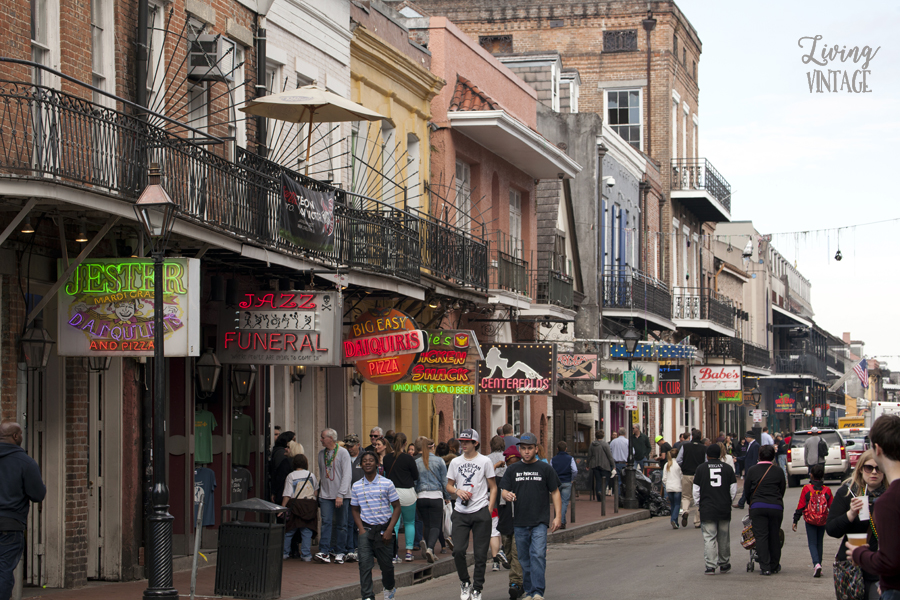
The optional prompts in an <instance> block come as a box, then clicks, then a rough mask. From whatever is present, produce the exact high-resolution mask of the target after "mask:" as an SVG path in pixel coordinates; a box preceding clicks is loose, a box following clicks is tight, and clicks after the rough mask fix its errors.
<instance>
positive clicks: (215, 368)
mask: <svg viewBox="0 0 900 600" xmlns="http://www.w3.org/2000/svg"><path fill="white" fill-rule="evenodd" d="M194 369H195V370H196V371H197V385H198V386H199V387H200V391H199V392H198V393H197V395H198V396H200V397H201V398H209V397H210V396H211V395H212V393H213V392H214V391H216V385H217V384H218V383H219V375H221V374H222V363H220V362H219V358H218V357H217V356H216V353H215V352H213V350H212V348H207V349H206V350H204V351H203V354H201V355H200V358H198V359H197V362H196V364H195V365H194Z"/></svg>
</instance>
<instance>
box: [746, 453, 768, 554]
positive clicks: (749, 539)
mask: <svg viewBox="0 0 900 600" xmlns="http://www.w3.org/2000/svg"><path fill="white" fill-rule="evenodd" d="M772 467H773V465H769V468H768V469H766V472H765V473H763V476H762V477H760V478H759V481H757V482H756V487H755V488H753V493H751V494H750V497H749V498H747V504H748V505H749V504H750V503H751V502H750V501H751V500H753V496H755V495H756V490H758V489H759V484H761V483H762V482H763V479H765V478H766V475H768V474H769V471H771V470H772ZM741 523H742V524H743V525H744V529H742V530H741V546H743V547H744V548H746V549H748V550H749V549H750V548H752V547H754V546H755V545H756V537H755V536H754V535H753V524H752V523H751V522H750V515H746V516H745V517H744V518H743V519H742V520H741Z"/></svg>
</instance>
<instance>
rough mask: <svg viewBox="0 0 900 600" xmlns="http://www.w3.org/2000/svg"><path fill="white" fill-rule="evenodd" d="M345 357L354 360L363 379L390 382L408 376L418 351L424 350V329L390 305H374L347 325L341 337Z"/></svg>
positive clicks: (382, 383) (387, 383) (347, 359)
mask: <svg viewBox="0 0 900 600" xmlns="http://www.w3.org/2000/svg"><path fill="white" fill-rule="evenodd" d="M343 350H344V360H345V361H347V362H355V363H356V370H357V371H359V374H360V375H362V376H363V379H365V380H366V381H368V382H369V383H374V384H376V385H390V384H392V383H395V382H397V381H401V380H403V379H404V378H405V377H406V376H407V375H409V372H410V369H411V368H412V366H413V364H414V363H415V362H416V358H417V357H418V355H419V353H420V352H422V351H423V350H425V332H424V331H422V330H420V329H417V328H416V322H415V321H414V320H413V318H412V317H410V316H409V315H407V314H406V313H402V312H400V311H399V310H396V309H393V308H373V309H371V310H370V311H368V312H365V313H363V314H361V315H360V316H359V318H358V319H356V322H355V323H354V324H353V325H351V326H350V337H349V338H347V339H346V340H344V344H343Z"/></svg>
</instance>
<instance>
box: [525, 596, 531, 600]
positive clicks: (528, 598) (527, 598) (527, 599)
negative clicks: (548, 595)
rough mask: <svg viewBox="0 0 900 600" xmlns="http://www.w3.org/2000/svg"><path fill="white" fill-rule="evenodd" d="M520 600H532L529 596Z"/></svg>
mask: <svg viewBox="0 0 900 600" xmlns="http://www.w3.org/2000/svg"><path fill="white" fill-rule="evenodd" d="M522 600H534V598H532V597H531V596H522Z"/></svg>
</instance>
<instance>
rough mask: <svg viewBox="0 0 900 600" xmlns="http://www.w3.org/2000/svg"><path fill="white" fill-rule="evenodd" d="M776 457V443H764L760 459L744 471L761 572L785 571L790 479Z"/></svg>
mask: <svg viewBox="0 0 900 600" xmlns="http://www.w3.org/2000/svg"><path fill="white" fill-rule="evenodd" d="M774 460H775V446H763V447H762V448H760V449H759V462H758V463H757V464H755V465H754V466H752V467H750V468H749V469H747V472H746V473H745V474H744V498H746V499H747V503H748V504H749V505H750V522H751V523H752V524H753V537H754V539H756V553H757V554H758V555H759V568H760V575H771V574H772V573H778V572H779V571H781V522H782V521H783V520H784V491H785V488H786V487H787V482H786V481H785V479H784V471H782V470H781V468H779V467H778V465H775V464H774V463H773V461H774Z"/></svg>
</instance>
